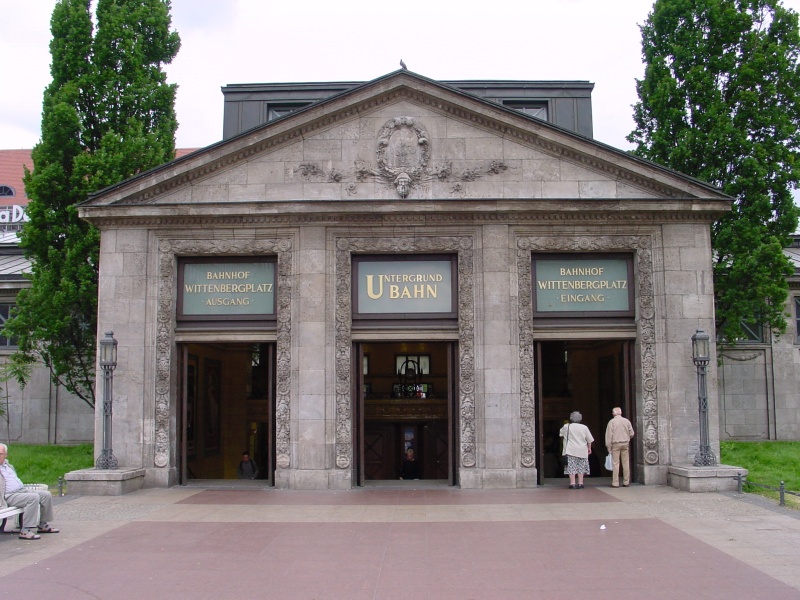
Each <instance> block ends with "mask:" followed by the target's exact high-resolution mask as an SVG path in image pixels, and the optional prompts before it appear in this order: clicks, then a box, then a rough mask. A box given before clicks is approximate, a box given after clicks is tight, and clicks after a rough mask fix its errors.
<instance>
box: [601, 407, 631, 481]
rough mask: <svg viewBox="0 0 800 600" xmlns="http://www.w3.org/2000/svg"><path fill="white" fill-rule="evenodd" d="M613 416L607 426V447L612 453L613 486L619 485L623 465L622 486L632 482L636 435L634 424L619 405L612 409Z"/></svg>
mask: <svg viewBox="0 0 800 600" xmlns="http://www.w3.org/2000/svg"><path fill="white" fill-rule="evenodd" d="M611 414H612V418H611V420H610V421H609V422H608V425H607V426H606V449H607V450H608V453H609V454H610V455H611V466H612V471H611V487H619V470H620V466H621V467H622V486H623V487H628V486H629V485H630V484H631V464H630V452H629V450H630V445H631V438H633V436H634V435H635V434H634V432H633V425H631V422H630V421H628V419H626V418H625V417H623V416H622V409H621V408H620V407H618V406H616V407H614V408H613V409H611Z"/></svg>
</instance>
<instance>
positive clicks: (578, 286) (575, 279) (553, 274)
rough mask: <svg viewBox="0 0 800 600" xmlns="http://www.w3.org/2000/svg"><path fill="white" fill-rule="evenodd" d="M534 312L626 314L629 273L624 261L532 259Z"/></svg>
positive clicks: (628, 298) (628, 309)
mask: <svg viewBox="0 0 800 600" xmlns="http://www.w3.org/2000/svg"><path fill="white" fill-rule="evenodd" d="M533 266H534V269H533V271H534V282H533V285H534V298H535V303H536V312H537V313H560V312H566V313H577V312H588V313H600V312H609V313H627V312H630V310H631V273H630V261H629V260H628V259H627V258H566V257H565V258H534V259H533Z"/></svg>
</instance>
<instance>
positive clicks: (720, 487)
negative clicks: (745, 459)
mask: <svg viewBox="0 0 800 600" xmlns="http://www.w3.org/2000/svg"><path fill="white" fill-rule="evenodd" d="M739 473H741V474H742V475H747V469H742V468H741V467H733V466H730V465H715V466H713V467H695V466H694V465H672V466H670V467H669V468H668V469H667V480H668V483H669V485H671V486H672V487H674V488H677V489H679V490H682V491H684V492H731V491H735V490H736V489H737V481H736V476H737V475H738V474H739Z"/></svg>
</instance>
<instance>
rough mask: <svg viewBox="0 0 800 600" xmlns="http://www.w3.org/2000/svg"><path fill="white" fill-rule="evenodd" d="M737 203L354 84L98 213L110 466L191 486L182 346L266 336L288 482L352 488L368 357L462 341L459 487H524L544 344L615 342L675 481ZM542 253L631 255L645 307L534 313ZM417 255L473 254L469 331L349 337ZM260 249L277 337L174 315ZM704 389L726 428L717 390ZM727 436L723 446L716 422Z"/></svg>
mask: <svg viewBox="0 0 800 600" xmlns="http://www.w3.org/2000/svg"><path fill="white" fill-rule="evenodd" d="M398 139H399V140H401V141H400V142H397V140H398ZM409 140H410V141H409ZM409 155H413V156H412V157H411V158H409ZM728 207H729V200H728V198H726V197H725V196H723V195H722V194H721V193H719V192H718V191H717V190H716V189H714V188H712V187H710V186H707V185H704V184H702V183H701V182H698V181H695V180H693V179H690V178H687V177H683V176H681V175H679V174H676V173H674V172H671V171H668V170H665V169H662V168H660V167H658V166H656V165H654V164H651V163H648V162H645V161H641V160H638V159H634V158H632V157H630V156H628V155H627V154H625V153H623V152H620V151H616V150H614V149H611V148H609V147H607V146H604V145H601V144H597V143H594V142H593V141H591V140H589V139H587V138H584V137H581V136H578V135H574V134H571V133H569V132H566V131H564V130H562V129H559V128H556V127H553V126H551V125H549V124H548V123H545V122H541V121H537V120H535V119H531V118H528V117H526V116H524V115H521V114H518V113H516V112H515V111H513V110H509V109H507V108H503V107H501V106H495V105H491V104H489V103H487V102H483V101H480V100H479V99H476V98H471V97H470V96H469V95H465V94H459V93H456V92H454V91H453V90H452V89H450V88H447V87H445V86H440V85H438V84H436V83H435V82H431V81H430V80H427V79H424V78H421V77H418V76H416V75H414V74H413V73H408V72H397V73H394V74H391V75H389V76H387V77H384V78H381V79H379V80H376V81H374V82H371V83H368V84H365V85H363V86H360V87H356V88H354V89H352V90H351V91H349V92H347V93H345V94H342V95H340V96H337V97H336V98H334V99H332V100H329V101H326V102H324V103H322V104H321V105H319V106H316V105H312V106H311V107H309V108H307V109H305V110H303V111H301V112H299V113H298V114H296V115H293V116H290V117H288V118H284V119H280V120H278V121H276V122H274V123H268V124H265V125H263V126H261V127H259V128H257V129H254V130H252V131H249V132H247V133H245V134H242V135H239V136H235V137H233V138H231V139H230V140H226V141H224V142H221V143H219V144H216V145H213V146H210V147H208V148H206V149H204V150H201V151H199V152H197V153H194V154H192V155H189V156H187V157H183V158H181V159H178V160H176V161H174V162H173V163H170V164H168V165H166V166H164V167H161V168H159V169H156V170H154V171H151V172H148V173H145V174H143V175H141V176H139V177H137V178H134V179H131V180H129V181H127V182H123V183H122V184H120V185H118V186H114V187H113V188H110V189H108V190H104V191H103V192H101V193H99V194H97V195H95V196H94V197H93V198H91V199H90V200H89V201H88V202H86V203H85V204H84V205H82V207H81V209H80V210H81V215H82V217H84V218H86V219H88V220H89V221H91V222H92V223H94V224H95V225H97V226H98V227H99V228H100V229H101V231H102V239H101V253H100V256H101V260H100V288H99V289H100V293H99V315H98V323H99V327H100V328H101V330H103V331H106V330H113V331H114V335H115V337H116V338H117V340H118V341H119V355H118V364H119V366H118V367H117V370H116V372H115V380H114V390H115V405H114V453H115V455H116V456H117V458H118V459H119V462H120V465H121V466H124V467H126V468H129V469H145V472H146V475H145V485H151V486H164V485H172V484H175V483H178V482H180V480H181V477H182V476H181V473H180V469H181V461H182V456H181V454H182V452H183V450H182V447H181V441H180V440H181V428H180V426H179V424H180V423H181V419H182V417H181V413H180V410H179V407H180V398H181V394H182V393H183V392H182V390H181V377H182V375H181V368H180V364H181V361H180V359H179V356H180V348H181V345H185V344H203V343H207V344H231V343H253V342H269V343H271V344H274V347H275V353H276V359H275V365H276V366H275V373H276V375H275V384H274V387H275V395H274V408H273V410H274V420H275V425H274V430H275V434H274V454H275V459H274V465H275V472H274V485H276V486H278V487H287V488H296V489H325V488H328V489H348V488H351V487H353V486H355V485H358V483H359V482H358V477H357V475H356V472H357V471H356V467H358V461H359V460H360V459H359V457H358V455H357V452H356V451H355V450H354V443H355V444H358V436H359V435H360V434H359V432H358V429H359V421H358V417H357V413H358V409H357V407H356V405H355V395H354V392H353V390H354V389H355V382H354V380H353V377H354V373H355V371H354V356H353V348H354V343H358V342H359V340H370V341H376V340H377V341H383V340H398V339H402V340H411V341H414V340H424V341H436V342H447V343H452V344H455V345H454V348H456V351H455V352H456V356H455V357H454V365H455V366H454V367H453V369H452V370H451V374H452V377H453V378H454V379H455V380H456V382H457V385H456V386H455V387H454V389H455V390H457V391H456V392H455V396H456V397H455V398H454V399H453V416H452V420H453V437H454V440H453V442H452V448H451V450H452V453H453V454H454V457H453V458H454V460H453V469H454V474H453V476H452V479H451V482H452V483H454V484H457V485H460V486H461V487H464V488H514V487H529V486H533V485H536V483H537V472H538V469H539V468H541V466H540V465H538V464H537V458H536V456H537V444H538V442H537V438H536V427H537V419H538V418H539V417H538V416H537V414H536V410H537V409H536V407H537V394H538V391H537V385H538V383H537V382H538V377H539V376H540V374H539V373H537V363H536V360H535V358H534V350H533V348H534V345H535V344H537V343H538V342H541V341H547V340H573V341H585V340H589V341H591V340H620V341H624V342H625V343H627V344H630V347H631V348H632V352H631V357H632V358H631V364H630V366H629V370H628V371H626V373H628V374H629V375H630V380H631V396H632V397H631V399H630V400H631V407H632V412H633V414H632V416H633V417H634V420H635V422H634V425H635V427H636V430H637V432H638V435H637V438H636V456H637V465H636V478H637V480H638V481H640V482H642V483H648V484H649V483H658V484H665V483H667V468H668V466H670V465H673V464H681V463H691V460H692V457H693V456H694V453H695V452H696V449H697V445H698V435H699V432H698V422H697V419H698V417H697V410H696V407H697V388H696V376H695V368H694V366H693V364H692V361H691V345H690V338H691V336H692V334H693V333H694V332H695V330H697V329H698V328H703V329H705V330H706V331H713V282H712V270H711V252H710V238H709V223H710V222H711V221H712V220H713V219H715V218H717V217H719V216H720V215H721V214H724V212H725V211H726V210H728ZM534 253H541V254H548V253H550V254H558V255H563V254H570V253H572V254H578V255H581V256H585V255H592V254H598V255H608V254H615V255H617V254H618V255H624V256H630V257H631V258H632V265H633V266H632V269H633V281H632V285H633V287H634V293H633V314H634V316H633V317H632V318H630V319H627V320H625V319H622V320H619V319H617V320H615V319H605V320H604V319H596V320H593V321H591V322H590V325H588V326H587V325H585V324H584V323H582V322H578V321H570V320H562V321H558V322H555V321H553V322H546V323H545V322H542V321H538V320H537V318H536V317H535V316H534V313H533V310H532V308H531V297H532V293H533V288H534V287H535V285H534V280H533V276H532V274H531V256H532V255H533V254H534ZM415 254H420V255H449V256H450V255H452V256H455V257H457V275H458V277H457V281H458V286H457V306H458V311H457V312H458V314H457V320H456V321H454V322H453V323H449V324H442V325H441V326H436V324H435V323H434V324H428V325H427V326H424V327H418V326H413V327H412V326H406V327H403V326H402V324H399V325H398V324H397V323H394V324H389V325H385V326H383V327H380V326H378V325H375V326H373V327H372V328H371V329H366V330H365V329H362V328H356V327H354V323H353V306H352V297H353V289H352V286H353V278H352V272H351V269H352V265H353V259H354V257H356V256H359V255H386V256H400V255H415ZM258 256H272V257H275V260H276V266H277V267H276V268H277V276H276V286H277V293H276V318H275V321H274V323H268V322H263V323H255V324H251V325H249V326H248V327H235V326H231V325H230V324H228V325H226V324H225V323H222V324H219V323H217V324H215V325H214V326H198V327H191V326H186V325H185V324H181V323H179V322H178V321H177V320H176V310H177V308H176V303H177V302H178V298H179V296H180V294H181V291H180V289H179V286H178V285H177V282H178V275H179V263H180V260H181V259H182V258H184V257H193V258H197V257H214V258H231V259H232V258H238V257H258ZM710 375H711V376H710V378H709V379H710V381H712V382H714V381H716V368H715V362H714V360H713V359H712V364H711V366H710ZM709 397H710V398H711V403H710V404H711V406H712V407H713V408H712V419H711V421H712V424H715V423H717V422H718V420H719V417H718V414H717V411H716V398H717V395H716V387H715V386H713V385H712V389H710V390H709ZM99 418H100V416H98V419H99ZM604 419H605V417H604ZM98 422H99V421H98ZM604 424H605V421H603V423H602V425H603V426H604ZM595 436H596V437H597V438H598V440H601V439H602V431H601V430H599V424H597V425H596V427H595ZM711 439H712V447H713V448H714V449H715V451H716V452H718V450H719V444H718V441H719V431H718V429H717V427H716V426H712V430H711ZM600 445H601V446H602V443H600Z"/></svg>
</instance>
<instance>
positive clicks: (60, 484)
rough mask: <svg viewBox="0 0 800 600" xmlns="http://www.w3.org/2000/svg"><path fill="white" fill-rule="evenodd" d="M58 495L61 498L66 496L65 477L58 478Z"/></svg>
mask: <svg viewBox="0 0 800 600" xmlns="http://www.w3.org/2000/svg"><path fill="white" fill-rule="evenodd" d="M58 495H59V496H63V495H64V478H63V477H59V478H58Z"/></svg>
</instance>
